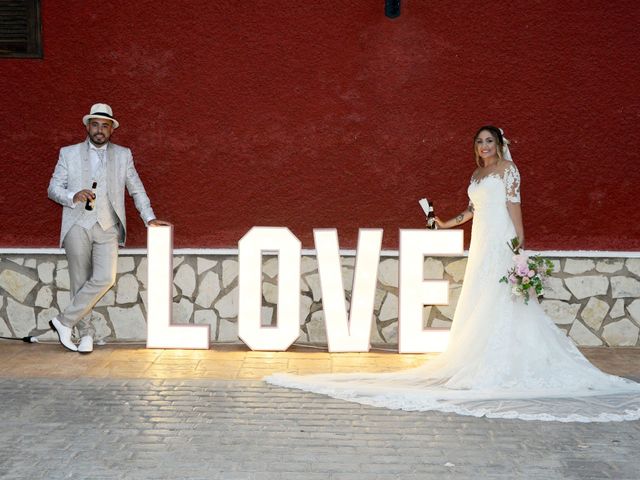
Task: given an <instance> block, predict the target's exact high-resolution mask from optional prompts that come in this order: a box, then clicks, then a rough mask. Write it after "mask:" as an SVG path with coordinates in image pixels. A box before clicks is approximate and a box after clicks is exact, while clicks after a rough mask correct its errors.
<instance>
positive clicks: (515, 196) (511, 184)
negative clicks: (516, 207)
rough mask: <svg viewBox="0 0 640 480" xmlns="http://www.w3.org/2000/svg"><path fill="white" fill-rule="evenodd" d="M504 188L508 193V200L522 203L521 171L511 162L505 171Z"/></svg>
mask: <svg viewBox="0 0 640 480" xmlns="http://www.w3.org/2000/svg"><path fill="white" fill-rule="evenodd" d="M503 179H504V188H505V192H506V194H507V201H508V202H511V203H520V172H518V167H516V166H515V164H513V163H510V165H509V166H508V167H507V169H506V170H505V172H504V177H503Z"/></svg>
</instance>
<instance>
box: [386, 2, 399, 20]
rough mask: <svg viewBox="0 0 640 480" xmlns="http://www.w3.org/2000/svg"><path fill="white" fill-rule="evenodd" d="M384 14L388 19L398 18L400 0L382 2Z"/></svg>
mask: <svg viewBox="0 0 640 480" xmlns="http://www.w3.org/2000/svg"><path fill="white" fill-rule="evenodd" d="M384 14H385V15H386V16H387V17H389V18H397V17H399V16H400V0H384Z"/></svg>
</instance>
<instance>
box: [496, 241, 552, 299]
mask: <svg viewBox="0 0 640 480" xmlns="http://www.w3.org/2000/svg"><path fill="white" fill-rule="evenodd" d="M507 244H508V245H509V248H510V249H511V251H512V252H513V253H514V257H513V261H514V263H515V265H514V266H513V267H511V268H510V269H509V270H507V274H506V275H505V276H504V277H502V278H501V279H500V282H502V283H507V284H510V285H511V291H512V293H513V294H514V295H516V296H519V297H523V298H524V303H525V304H528V303H529V299H530V298H531V295H532V293H535V296H536V298H537V297H539V296H540V295H542V294H543V293H544V286H543V285H542V280H543V279H544V277H546V276H547V275H550V274H551V273H552V272H553V263H551V260H549V259H547V258H544V257H541V256H540V255H534V256H531V257H528V256H527V255H524V254H523V253H522V251H521V248H520V241H519V240H518V238H517V237H516V238H513V239H511V242H508V243H507Z"/></svg>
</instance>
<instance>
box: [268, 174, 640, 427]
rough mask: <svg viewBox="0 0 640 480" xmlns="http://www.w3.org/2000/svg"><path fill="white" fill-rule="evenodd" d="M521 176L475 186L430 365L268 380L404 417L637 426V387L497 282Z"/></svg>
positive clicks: (507, 262)
mask: <svg viewBox="0 0 640 480" xmlns="http://www.w3.org/2000/svg"><path fill="white" fill-rule="evenodd" d="M519 189H520V175H519V173H518V170H517V168H516V167H515V165H513V164H510V165H509V166H508V167H507V169H506V170H505V172H504V174H503V175H502V176H501V175H498V174H492V175H489V176H486V177H483V178H481V179H472V181H471V183H470V185H469V189H468V193H469V198H470V201H471V203H472V204H473V208H474V219H473V227H472V233H471V245H470V248H469V258H468V262H467V269H466V272H465V278H464V282H463V287H462V291H461V294H460V299H459V301H458V305H457V308H456V312H455V316H454V320H453V325H452V328H451V334H450V340H449V346H448V348H447V350H446V351H445V352H444V353H442V354H441V355H439V356H437V357H436V358H435V359H433V360H428V361H426V362H425V364H424V365H423V366H420V367H418V368H413V369H410V370H405V371H399V372H393V373H379V374H366V373H356V374H325V375H308V376H297V375H289V374H276V375H272V376H270V377H268V378H267V379H266V381H267V382H269V383H272V384H274V385H281V386H286V387H293V388H299V389H302V390H307V391H311V392H316V393H322V394H326V395H330V396H332V397H335V398H339V399H344V400H349V401H353V402H358V403H362V404H367V405H374V406H379V407H386V408H393V409H403V410H419V411H427V410H438V411H443V412H455V413H458V414H462V415H473V416H477V417H481V416H486V417H494V418H496V417H497V418H519V419H522V420H547V421H551V420H555V421H561V422H606V421H622V420H636V419H640V384H638V383H635V382H632V381H630V380H627V379H624V378H620V377H616V376H613V375H608V374H606V373H603V372H601V371H600V370H598V369H597V368H596V367H594V366H593V365H591V364H590V363H589V362H588V361H587V359H586V358H585V357H584V356H583V355H582V354H581V353H580V351H579V350H578V349H577V348H576V347H575V345H574V344H573V342H572V341H571V340H570V339H569V338H568V337H567V336H566V335H565V334H564V333H563V332H561V331H560V330H559V329H558V328H557V327H556V326H555V324H554V323H553V321H552V320H551V319H550V318H549V317H548V316H547V315H546V314H545V313H544V311H543V310H542V308H541V307H540V305H539V304H538V303H537V302H536V301H530V302H529V304H528V305H525V304H524V303H523V302H522V300H521V299H517V298H514V297H512V295H511V292H510V289H509V287H508V286H506V285H505V284H502V283H499V282H498V280H499V279H500V277H502V276H503V275H504V274H505V272H506V271H507V269H508V268H509V267H510V266H511V265H512V262H513V260H512V253H511V251H510V250H509V248H508V247H507V242H508V241H509V240H510V239H511V238H513V237H514V236H515V229H514V226H513V223H512V222H511V218H510V216H509V213H508V210H507V208H506V205H507V201H510V202H519V201H520V192H519Z"/></svg>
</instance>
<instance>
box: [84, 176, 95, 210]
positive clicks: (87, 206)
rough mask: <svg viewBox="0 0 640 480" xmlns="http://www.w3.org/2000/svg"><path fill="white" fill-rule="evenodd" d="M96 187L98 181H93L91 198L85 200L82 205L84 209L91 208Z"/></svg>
mask: <svg viewBox="0 0 640 480" xmlns="http://www.w3.org/2000/svg"><path fill="white" fill-rule="evenodd" d="M96 188H98V182H93V184H92V185H91V193H93V198H91V199H88V200H87V203H85V205H84V209H85V210H93V204H94V202H95V198H96Z"/></svg>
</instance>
